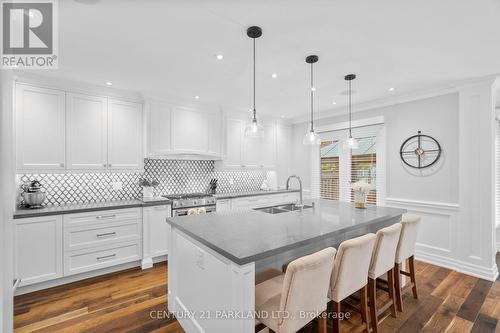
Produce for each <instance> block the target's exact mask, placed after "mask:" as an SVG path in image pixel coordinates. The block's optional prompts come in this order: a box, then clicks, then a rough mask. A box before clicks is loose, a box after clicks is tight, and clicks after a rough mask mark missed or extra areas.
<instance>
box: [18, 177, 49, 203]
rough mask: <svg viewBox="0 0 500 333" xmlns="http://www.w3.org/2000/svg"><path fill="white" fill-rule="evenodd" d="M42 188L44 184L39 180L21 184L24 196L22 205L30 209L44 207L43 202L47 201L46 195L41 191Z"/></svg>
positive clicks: (22, 195)
mask: <svg viewBox="0 0 500 333" xmlns="http://www.w3.org/2000/svg"><path fill="white" fill-rule="evenodd" d="M41 188H42V185H41V184H40V182H39V181H38V180H33V181H31V182H28V183H24V184H23V185H21V189H22V190H23V192H22V193H21V197H22V198H23V201H22V205H23V206H24V207H26V208H30V209H36V208H42V203H43V202H44V201H45V198H46V195H45V193H44V192H42V191H41Z"/></svg>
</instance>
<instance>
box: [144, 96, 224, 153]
mask: <svg viewBox="0 0 500 333" xmlns="http://www.w3.org/2000/svg"><path fill="white" fill-rule="evenodd" d="M148 106H149V108H148V119H147V124H148V129H147V132H148V156H150V157H173V158H175V157H176V156H179V155H196V156H202V157H203V158H207V157H208V158H211V159H215V160H217V159H221V158H222V138H223V135H222V128H223V127H222V122H223V119H222V113H221V112H220V111H218V110H217V111H216V110H210V109H204V108H201V107H184V106H176V105H171V104H168V103H164V102H151V103H149V105H148Z"/></svg>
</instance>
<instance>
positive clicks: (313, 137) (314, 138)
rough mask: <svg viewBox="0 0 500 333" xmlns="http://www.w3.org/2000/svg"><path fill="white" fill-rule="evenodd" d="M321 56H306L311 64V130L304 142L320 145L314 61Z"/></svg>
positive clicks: (307, 61) (305, 136)
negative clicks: (316, 114) (315, 118)
mask: <svg viewBox="0 0 500 333" xmlns="http://www.w3.org/2000/svg"><path fill="white" fill-rule="evenodd" d="M318 60H319V58H318V56H317V55H310V56H308V57H307V58H306V63H308V64H311V123H310V124H311V127H310V128H309V131H308V132H307V133H306V135H304V139H303V140H302V143H303V144H305V145H319V144H321V138H320V137H319V135H318V134H317V133H316V132H314V91H315V88H314V70H313V65H314V63H316V62H318Z"/></svg>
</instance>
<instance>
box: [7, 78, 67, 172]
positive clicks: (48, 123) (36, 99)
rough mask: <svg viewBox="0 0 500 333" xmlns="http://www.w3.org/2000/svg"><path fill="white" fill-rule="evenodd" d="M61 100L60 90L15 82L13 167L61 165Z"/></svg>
mask: <svg viewBox="0 0 500 333" xmlns="http://www.w3.org/2000/svg"><path fill="white" fill-rule="evenodd" d="M64 100H65V94H64V91H61V90H54V89H45V88H38V87H33V86H29V85H22V84H18V85H17V86H16V107H15V109H16V160H17V161H16V164H17V169H30V170H33V169H35V170H42V169H50V170H61V169H64V161H65V154H64V153H65V140H64V136H65V135H64V123H65V115H64V113H65V105H64Z"/></svg>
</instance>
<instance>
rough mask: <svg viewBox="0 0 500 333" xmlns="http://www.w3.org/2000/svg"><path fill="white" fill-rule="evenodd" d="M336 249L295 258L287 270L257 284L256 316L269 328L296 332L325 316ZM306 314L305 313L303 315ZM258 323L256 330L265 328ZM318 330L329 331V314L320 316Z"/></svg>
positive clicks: (285, 332)
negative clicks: (327, 316)
mask: <svg viewBox="0 0 500 333" xmlns="http://www.w3.org/2000/svg"><path fill="white" fill-rule="evenodd" d="M335 252H336V250H335V249H334V248H333V247H328V248H326V249H324V250H321V251H319V252H316V253H313V254H311V255H308V256H305V257H301V258H298V259H295V260H294V261H292V262H291V263H290V264H289V265H288V267H287V270H286V272H285V274H280V275H278V276H276V277H274V278H272V279H269V280H266V281H264V282H261V283H259V284H258V285H256V286H255V309H256V311H257V319H258V320H259V322H260V323H262V324H263V325H265V326H267V327H268V328H269V329H270V331H271V330H272V331H274V332H277V333H292V332H297V331H298V330H300V329H301V328H302V327H304V326H305V325H306V324H307V323H309V322H310V321H312V320H314V319H316V317H318V316H320V315H322V314H323V313H324V311H325V310H326V306H327V298H326V295H327V292H328V286H329V283H330V276H331V273H332V269H333V261H334V260H335ZM304 314H306V316H304ZM263 325H257V326H256V328H255V331H256V332H258V331H260V330H262V329H263V328H264V327H263ZM319 331H320V332H321V333H326V317H325V316H324V315H323V316H320V318H319Z"/></svg>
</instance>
